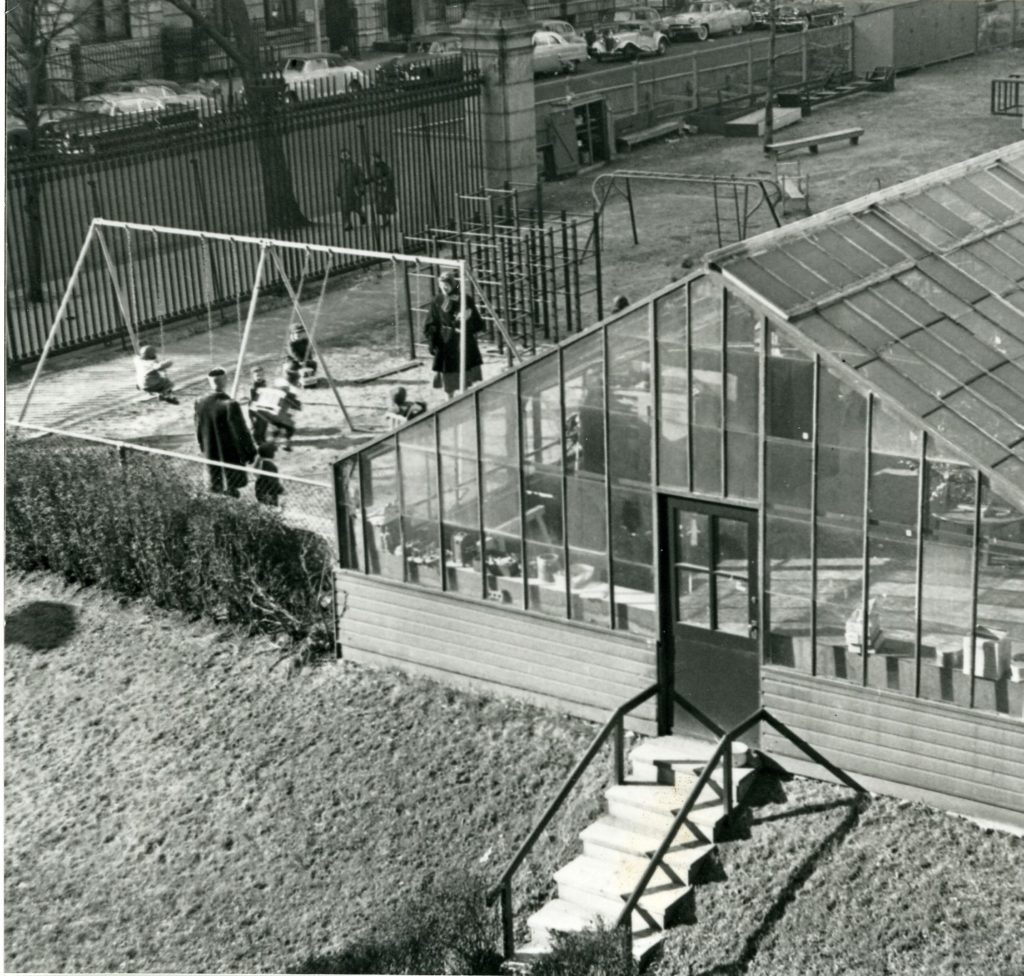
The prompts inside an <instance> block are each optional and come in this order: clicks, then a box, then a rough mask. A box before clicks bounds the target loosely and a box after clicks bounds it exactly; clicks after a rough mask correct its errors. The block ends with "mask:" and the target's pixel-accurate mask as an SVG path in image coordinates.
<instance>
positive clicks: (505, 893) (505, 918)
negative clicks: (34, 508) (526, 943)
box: [501, 881, 516, 959]
mask: <svg viewBox="0 0 1024 976" xmlns="http://www.w3.org/2000/svg"><path fill="white" fill-rule="evenodd" d="M501 935H502V954H503V955H504V956H505V958H506V959H511V958H512V957H513V956H514V955H515V954H516V933H515V919H514V918H513V916H512V882H511V881H506V882H505V884H504V886H503V887H502V889H501Z"/></svg>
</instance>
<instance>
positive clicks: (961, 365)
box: [901, 329, 981, 386]
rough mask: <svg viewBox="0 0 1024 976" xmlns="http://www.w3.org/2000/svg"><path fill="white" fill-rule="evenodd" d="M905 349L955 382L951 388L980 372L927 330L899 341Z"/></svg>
mask: <svg viewBox="0 0 1024 976" xmlns="http://www.w3.org/2000/svg"><path fill="white" fill-rule="evenodd" d="M901 344H902V345H904V346H905V347H906V348H907V349H911V350H913V351H914V352H916V353H917V354H918V355H919V356H920V357H921V358H922V359H923V360H924V361H925V362H927V363H930V364H931V365H933V366H936V367H938V368H939V369H941V370H942V371H943V372H944V373H946V374H947V375H949V376H952V377H953V379H954V380H955V381H956V382H955V383H954V384H953V386H958V385H962V384H964V383H966V382H967V381H968V380H973V379H974V377H975V376H977V375H978V373H979V372H981V371H980V370H979V369H978V367H977V366H975V365H974V363H972V362H968V360H966V359H965V358H964V357H963V356H961V355H960V354H959V353H958V352H957V350H956V349H950V348H949V346H947V345H946V344H945V343H944V342H940V341H939V340H938V339H936V338H935V336H933V335H932V333H931V331H930V330H929V329H921V330H920V331H918V332H915V333H914V334H913V335H909V336H907V337H906V338H905V339H902V340H901Z"/></svg>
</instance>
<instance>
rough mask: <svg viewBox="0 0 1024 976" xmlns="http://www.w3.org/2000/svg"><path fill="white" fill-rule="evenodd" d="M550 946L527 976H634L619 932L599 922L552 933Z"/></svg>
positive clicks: (632, 964)
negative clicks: (589, 927) (588, 927)
mask: <svg viewBox="0 0 1024 976" xmlns="http://www.w3.org/2000/svg"><path fill="white" fill-rule="evenodd" d="M551 947H552V951H551V952H550V954H548V955H547V956H542V957H541V958H540V959H538V960H537V962H535V963H534V964H533V966H532V968H531V969H530V976H635V974H636V971H637V970H636V965H635V964H634V962H633V958H632V956H630V955H629V954H627V952H626V948H625V944H624V942H623V938H622V933H621V932H620V931H619V930H618V929H614V928H606V927H605V925H604V923H603V922H599V923H598V927H597V928H596V929H593V930H589V931H584V932H553V933H552V934H551Z"/></svg>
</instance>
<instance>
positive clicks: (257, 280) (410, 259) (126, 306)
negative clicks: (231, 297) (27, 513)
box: [18, 217, 471, 431]
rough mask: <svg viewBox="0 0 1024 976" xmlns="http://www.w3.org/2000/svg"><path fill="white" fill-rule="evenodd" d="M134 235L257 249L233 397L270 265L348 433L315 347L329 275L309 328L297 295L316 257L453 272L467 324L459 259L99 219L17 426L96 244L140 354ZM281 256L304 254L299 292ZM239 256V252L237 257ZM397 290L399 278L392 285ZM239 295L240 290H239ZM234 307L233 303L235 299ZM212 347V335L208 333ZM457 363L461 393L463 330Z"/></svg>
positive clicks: (466, 280)
mask: <svg viewBox="0 0 1024 976" xmlns="http://www.w3.org/2000/svg"><path fill="white" fill-rule="evenodd" d="M107 231H123V232H125V233H126V234H127V241H128V249H127V256H128V268H127V273H128V281H127V289H126V288H125V284H124V282H122V280H121V276H120V275H119V274H118V266H117V264H116V262H115V261H114V259H113V256H112V255H111V251H110V248H109V246H108V242H107V240H106V236H105V232H107ZM133 233H138V234H140V235H141V234H150V235H152V236H153V239H154V240H156V239H157V238H159V237H160V236H166V237H177V238H188V239H192V240H199V241H201V242H202V243H203V244H204V245H205V250H206V254H207V258H208V259H209V244H210V242H211V241H218V242H222V243H225V244H230V245H235V246H239V247H241V246H245V247H253V248H258V249H259V258H258V261H257V265H256V273H255V275H254V276H253V281H252V287H251V290H250V295H249V306H248V310H247V313H246V318H245V325H244V328H243V329H242V332H241V336H240V340H239V350H238V357H237V360H236V363H235V368H234V375H233V377H232V382H231V396H232V398H234V397H236V395H237V393H238V385H239V382H240V381H241V375H242V367H243V364H244V362H245V355H246V350H247V348H248V345H249V338H250V336H251V334H252V328H253V321H254V319H255V316H256V309H257V306H258V303H259V297H260V287H261V284H262V280H263V276H264V271H265V269H266V267H267V264H268V262H269V263H270V264H271V265H272V266H273V267H275V268H276V269H277V272H278V274H279V275H280V280H281V283H283V285H284V287H285V290H286V292H287V294H288V298H289V300H290V302H291V315H290V316H289V328H290V327H291V325H292V323H293V322H294V321H295V319H296V318H298V320H299V322H301V323H302V325H303V327H304V328H305V330H306V334H307V336H308V337H309V347H310V349H311V350H312V353H313V356H314V357H315V359H316V361H317V362H318V363H319V365H320V367H321V368H322V369H323V374H324V376H325V377H326V379H327V382H328V385H329V387H330V389H331V393H332V394H333V396H334V398H335V400H336V401H337V403H338V407H339V408H340V410H341V413H342V416H344V418H345V422H346V423H347V424H348V427H349V430H353V431H354V430H355V427H354V426H353V424H352V420H351V418H350V416H349V413H348V410H347V409H346V407H345V404H344V402H343V401H342V398H341V395H340V394H339V392H338V389H337V384H336V383H335V381H334V379H333V377H332V376H331V373H330V369H329V367H328V365H327V363H326V362H325V360H324V357H323V355H322V354H321V352H320V348H319V346H318V345H317V343H316V341H315V340H316V337H315V332H316V326H317V324H318V322H319V318H320V310H321V307H322V305H323V300H324V294H325V293H326V290H327V278H328V277H329V275H328V273H327V272H325V273H324V280H323V284H322V286H321V289H320V296H319V298H318V300H317V304H316V309H315V312H314V316H313V323H312V325H309V324H307V322H306V319H305V317H304V316H303V312H302V308H301V302H300V298H299V296H300V295H301V291H302V285H303V284H304V283H305V277H306V272H307V270H308V268H309V262H310V259H311V258H312V256H313V255H314V254H322V255H327V256H332V257H334V256H336V257H340V258H345V257H359V258H369V259H372V260H379V261H381V262H390V264H391V267H392V269H393V270H395V271H396V272H397V269H398V268H399V267H400V266H402V265H406V266H408V265H413V266H414V267H415V268H416V270H419V269H420V268H421V267H423V266H427V267H433V268H436V270H437V273H438V274H440V273H441V271H443V270H452V271H454V272H456V274H457V275H458V278H459V318H460V321H462V320H464V319H465V314H466V295H467V288H468V287H469V286H470V283H471V282H470V277H469V272H468V267H467V262H466V261H464V260H462V259H456V258H442V257H434V256H428V255H413V254H404V253H401V252H395V251H374V250H367V249H365V248H358V247H344V246H340V245H339V246H334V245H327V244H312V243H304V242H297V241H285V240H281V239H279V238H273V237H248V236H245V235H240V234H218V233H215V232H212V231H200V230H190V229H187V228H180V227H162V226H160V225H157V224H139V223H132V222H128V221H120V220H109V219H107V218H103V217H94V218H93V220H92V223H91V224H90V225H89V230H88V232H87V233H86V236H85V241H84V242H83V244H82V247H81V250H80V251H79V253H78V258H77V259H76V261H75V264H74V267H73V268H72V269H71V275H70V277H69V278H68V282H67V285H66V286H65V289H64V294H63V296H62V297H61V301H60V304H59V306H58V307H57V311H56V313H55V314H54V319H53V324H52V325H51V326H50V330H49V332H48V334H47V336H46V342H45V344H44V346H43V350H42V353H41V354H40V356H39V361H38V362H37V363H36V368H35V371H34V373H33V375H32V380H31V383H30V384H29V388H28V392H27V394H26V397H25V402H24V403H23V404H22V407H21V411H20V413H19V415H18V422H19V423H21V422H22V421H24V419H25V414H26V413H27V412H28V408H29V405H30V404H31V402H32V395H33V393H34V391H35V388H36V384H37V383H38V381H39V378H40V376H41V375H42V371H43V368H44V366H45V365H46V361H47V358H48V357H49V355H50V352H51V350H52V349H53V345H54V342H55V340H56V338H57V335H58V334H59V331H60V328H61V325H62V324H63V322H64V320H65V318H66V316H67V311H68V307H69V305H70V302H71V298H72V295H73V294H74V290H75V286H76V283H77V281H78V278H79V276H80V275H81V273H82V269H83V267H84V266H85V264H86V260H87V258H88V257H89V255H90V254H91V253H92V249H93V244H94V242H95V243H96V244H98V245H99V249H100V253H101V255H102V259H103V263H104V265H105V267H106V270H107V274H108V275H109V278H110V282H111V284H112V286H113V289H114V294H115V296H116V299H117V306H118V308H119V310H120V312H121V317H122V319H123V320H124V325H125V330H126V332H127V333H128V338H129V340H130V342H131V344H132V350H133V351H134V353H135V355H138V354H139V350H140V345H141V344H140V340H139V333H138V330H137V328H136V324H135V321H134V314H133V310H134V309H136V308H137V305H136V301H135V287H136V281H135V278H136V267H135V262H134V260H133V255H132V248H131V240H132V237H131V235H132V234H133ZM285 251H300V252H303V253H304V254H305V260H304V261H303V270H302V277H301V279H300V283H299V287H298V289H296V287H295V286H294V285H293V284H292V281H291V278H290V276H289V274H288V272H287V270H286V269H285V266H284V262H283V261H282V259H281V254H282V252H285ZM235 253H236V255H237V251H236V252H235ZM209 274H210V266H209V264H208V265H207V266H206V275H207V276H208V275H209ZM236 276H237V278H238V283H239V284H241V274H240V269H239V266H238V262H237V257H236ZM161 285H162V283H161V282H159V281H158V282H157V286H158V288H159V287H161ZM395 287H396V288H397V274H396V284H395ZM239 293H240V290H239ZM236 302H237V298H236ZM209 311H210V306H209V303H208V308H207V312H208V318H209ZM207 328H208V329H211V330H212V324H211V323H210V322H208V323H207ZM163 341H164V338H163V319H162V317H161V319H160V343H161V353H163ZM211 345H212V332H211ZM460 363H461V368H460V372H459V392H460V393H461V392H463V391H464V390H465V389H466V366H465V363H466V330H464V329H462V330H460Z"/></svg>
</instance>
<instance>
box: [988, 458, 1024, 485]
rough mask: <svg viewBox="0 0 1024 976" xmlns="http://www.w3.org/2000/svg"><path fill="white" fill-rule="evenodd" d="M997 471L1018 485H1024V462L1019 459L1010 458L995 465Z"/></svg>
mask: <svg viewBox="0 0 1024 976" xmlns="http://www.w3.org/2000/svg"><path fill="white" fill-rule="evenodd" d="M994 467H995V469H996V471H998V472H999V474H1000V475H1002V476H1003V477H1004V478H1006V479H1007V480H1009V481H1013V482H1015V483H1016V484H1017V485H1020V484H1022V483H1024V460H1021V458H1019V457H1008V458H1006V459H1005V460H1003V461H999V462H997V463H996V464H995V465H994Z"/></svg>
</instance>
